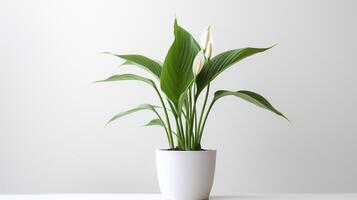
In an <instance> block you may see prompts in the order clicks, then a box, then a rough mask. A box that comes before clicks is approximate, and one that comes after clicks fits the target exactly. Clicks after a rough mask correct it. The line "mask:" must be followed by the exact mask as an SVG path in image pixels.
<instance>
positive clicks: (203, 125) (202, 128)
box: [197, 99, 215, 144]
mask: <svg viewBox="0 0 357 200" xmlns="http://www.w3.org/2000/svg"><path fill="white" fill-rule="evenodd" d="M214 102H215V100H214V99H213V100H212V102H211V104H210V105H209V107H208V110H207V112H206V115H205V118H204V120H203V124H202V127H201V130H200V134H199V138H198V140H197V142H198V144H199V143H200V142H201V138H202V133H203V130H204V128H205V125H206V121H207V117H208V115H209V112H210V111H211V109H212V106H213V104H214Z"/></svg>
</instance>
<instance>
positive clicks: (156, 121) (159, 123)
mask: <svg viewBox="0 0 357 200" xmlns="http://www.w3.org/2000/svg"><path fill="white" fill-rule="evenodd" d="M144 126H162V127H165V125H164V122H163V121H161V119H159V118H157V119H153V120H151V121H150V122H148V123H147V124H145V125H144Z"/></svg>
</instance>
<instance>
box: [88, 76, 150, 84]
mask: <svg viewBox="0 0 357 200" xmlns="http://www.w3.org/2000/svg"><path fill="white" fill-rule="evenodd" d="M127 80H136V81H142V82H145V83H147V84H149V85H151V86H153V87H155V83H154V81H152V80H151V79H148V78H145V77H142V76H138V75H135V74H120V75H113V76H111V77H109V78H107V79H104V80H100V81H96V82H94V83H102V82H112V81H127Z"/></svg>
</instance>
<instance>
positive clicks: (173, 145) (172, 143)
mask: <svg viewBox="0 0 357 200" xmlns="http://www.w3.org/2000/svg"><path fill="white" fill-rule="evenodd" d="M154 88H155V91H156V93H157V94H158V95H159V98H160V102H161V104H162V107H163V109H164V113H165V117H166V123H167V126H168V129H169V133H168V137H169V139H168V140H169V145H170V148H172V149H173V148H174V147H175V144H174V140H173V138H172V130H171V124H170V119H169V115H168V114H167V108H166V105H165V103H164V100H163V99H162V96H161V94H160V92H159V90H158V89H157V87H156V86H155V85H154Z"/></svg>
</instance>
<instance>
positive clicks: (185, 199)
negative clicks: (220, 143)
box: [156, 150, 216, 200]
mask: <svg viewBox="0 0 357 200" xmlns="http://www.w3.org/2000/svg"><path fill="white" fill-rule="evenodd" d="M215 166H216V150H205V151H168V150H156V167H157V175H158V180H159V186H160V190H161V193H162V195H163V197H164V199H170V200H203V199H208V198H209V194H210V192H211V188H212V185H213V178H214V171H215Z"/></svg>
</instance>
